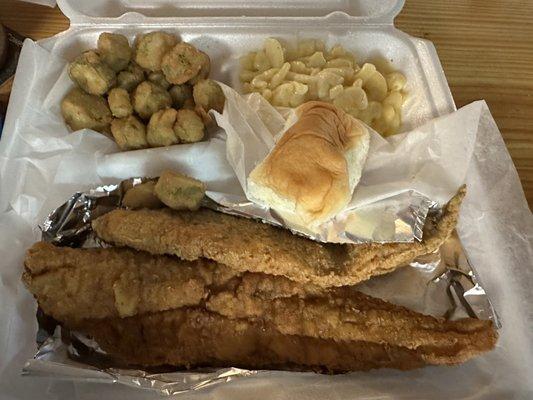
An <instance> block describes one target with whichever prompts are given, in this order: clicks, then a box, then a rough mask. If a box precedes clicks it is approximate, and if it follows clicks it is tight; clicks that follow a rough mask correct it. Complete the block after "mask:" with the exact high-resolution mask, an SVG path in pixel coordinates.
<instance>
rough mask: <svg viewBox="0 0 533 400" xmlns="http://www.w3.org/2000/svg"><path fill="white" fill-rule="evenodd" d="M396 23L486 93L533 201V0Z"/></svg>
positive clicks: (53, 20) (455, 6) (42, 29)
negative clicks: (429, 44) (430, 44)
mask: <svg viewBox="0 0 533 400" xmlns="http://www.w3.org/2000/svg"><path fill="white" fill-rule="evenodd" d="M0 21H1V22H2V23H3V24H5V25H6V26H8V27H10V28H12V29H14V30H16V31H18V32H19V33H21V34H22V35H25V36H28V37H30V38H33V39H42V38H45V37H48V36H52V35H54V34H56V33H58V32H61V31H62V30H65V29H67V28H68V25H69V23H68V20H67V19H66V17H65V16H64V15H63V14H61V12H60V11H59V10H58V9H57V8H56V9H52V8H48V7H43V6H38V5H33V4H27V3H22V2H19V1H16V0H0ZM395 24H396V26H397V27H398V28H399V29H401V30H403V31H405V32H407V33H409V34H411V35H413V36H418V37H421V38H425V39H429V40H431V41H432V42H433V43H434V44H435V46H436V48H437V51H438V53H439V57H440V59H441V62H442V66H443V67H444V72H445V73H446V77H447V78H448V82H449V84H450V88H451V90H452V93H453V97H454V99H455V102H456V104H457V106H458V107H461V106H463V105H465V104H468V103H470V102H472V101H474V100H478V99H485V100H486V101H487V103H488V104H489V107H490V109H491V112H492V114H493V115H494V117H495V119H496V121H497V123H498V126H499V128H500V130H501V132H502V134H503V137H504V139H505V143H506V144H507V148H508V149H509V152H510V154H511V156H512V158H513V161H514V163H515V165H516V168H517V170H518V173H519V175H520V178H521V180H522V185H523V187H524V191H525V193H526V197H527V199H528V202H529V205H530V207H532V205H533V39H532V38H533V1H532V0H492V1H487V0H447V1H441V0H407V1H406V4H405V7H404V9H403V10H402V12H401V14H400V15H399V16H398V18H397V20H396V23H395Z"/></svg>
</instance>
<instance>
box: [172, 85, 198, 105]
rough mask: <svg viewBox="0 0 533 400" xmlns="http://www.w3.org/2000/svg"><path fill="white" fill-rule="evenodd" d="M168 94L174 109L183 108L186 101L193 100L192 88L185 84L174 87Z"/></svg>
mask: <svg viewBox="0 0 533 400" xmlns="http://www.w3.org/2000/svg"><path fill="white" fill-rule="evenodd" d="M168 92H169V93H170V97H172V105H173V106H174V107H175V108H183V106H184V105H185V102H186V101H187V100H193V98H192V87H191V86H189V85H188V84H186V83H184V84H182V85H174V86H172V87H171V88H170V89H169V90H168Z"/></svg>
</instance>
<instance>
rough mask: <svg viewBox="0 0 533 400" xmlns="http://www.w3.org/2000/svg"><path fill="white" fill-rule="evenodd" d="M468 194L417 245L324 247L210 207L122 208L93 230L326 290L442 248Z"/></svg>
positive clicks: (113, 239) (120, 241)
mask: <svg viewBox="0 0 533 400" xmlns="http://www.w3.org/2000/svg"><path fill="white" fill-rule="evenodd" d="M464 194H465V190H464V188H463V189H462V190H461V191H459V193H458V194H457V195H456V196H455V197H454V198H453V199H452V200H451V201H450V202H449V203H448V205H447V206H446V208H445V210H444V213H443V215H442V217H441V218H440V219H439V220H438V221H437V222H436V225H435V226H434V227H430V226H429V225H430V224H428V226H427V227H426V230H425V233H424V240H423V241H422V242H414V243H390V244H376V243H372V244H362V245H340V244H322V243H317V242H314V241H312V240H309V239H305V238H303V237H299V236H295V235H293V234H291V233H290V232H289V231H287V230H284V229H280V228H276V227H273V226H271V225H267V224H262V223H260V222H257V221H253V220H250V219H245V218H239V217H234V216H231V215H227V214H222V213H217V212H214V211H211V210H207V209H201V210H199V211H195V212H186V211H184V212H170V211H168V210H157V211H153V210H137V211H130V210H122V209H117V210H114V211H111V212H109V213H107V214H105V215H103V216H101V217H100V218H98V219H96V220H95V221H93V229H94V230H95V232H96V234H97V235H98V236H99V237H100V238H101V239H103V240H105V241H106V242H109V243H114V244H116V245H119V246H129V247H132V248H135V249H137V250H144V251H148V252H150V253H152V254H172V255H176V256H178V257H180V258H183V259H186V260H195V259H198V258H208V259H212V260H215V261H217V262H219V263H221V264H224V265H227V266H228V267H230V268H232V269H234V270H236V271H242V272H245V271H249V272H261V273H266V274H271V275H282V276H286V277H287V278H289V279H291V280H294V281H297V282H302V283H313V284H315V285H318V286H322V287H330V286H343V285H354V284H356V283H358V282H361V281H364V280H366V279H369V278H370V277H372V276H375V275H380V274H384V273H387V272H391V271H393V270H394V269H396V268H397V267H399V266H402V265H405V264H406V263H408V262H410V261H412V260H413V259H414V258H415V257H417V256H419V255H423V254H427V253H431V252H433V251H435V250H436V249H438V247H439V246H440V245H441V244H442V243H443V242H444V241H445V240H446V239H447V238H448V237H449V236H450V234H451V232H452V231H453V228H454V227H455V225H456V223H457V217H458V214H459V207H460V204H461V201H462V199H463V197H464Z"/></svg>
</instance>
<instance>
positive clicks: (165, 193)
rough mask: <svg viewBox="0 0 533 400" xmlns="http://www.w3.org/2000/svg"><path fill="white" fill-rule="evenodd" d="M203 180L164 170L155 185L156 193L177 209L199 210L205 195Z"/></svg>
mask: <svg viewBox="0 0 533 400" xmlns="http://www.w3.org/2000/svg"><path fill="white" fill-rule="evenodd" d="M205 189H206V186H205V184H204V183H203V182H201V181H199V180H197V179H193V178H190V177H188V176H186V175H183V174H180V173H178V172H174V171H170V170H166V171H163V173H162V174H161V176H160V177H159V179H158V180H157V183H156V185H155V194H156V196H157V197H158V198H159V200H161V201H162V202H163V203H164V204H165V205H167V206H168V207H170V208H173V209H175V210H197V209H198V208H199V207H200V202H201V201H202V199H203V197H204V195H205Z"/></svg>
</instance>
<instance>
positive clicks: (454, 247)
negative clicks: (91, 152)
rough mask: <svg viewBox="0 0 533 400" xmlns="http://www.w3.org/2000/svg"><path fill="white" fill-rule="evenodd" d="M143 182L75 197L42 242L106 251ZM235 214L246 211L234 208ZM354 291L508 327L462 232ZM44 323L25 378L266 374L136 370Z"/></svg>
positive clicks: (225, 378)
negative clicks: (109, 226)
mask: <svg viewBox="0 0 533 400" xmlns="http://www.w3.org/2000/svg"><path fill="white" fill-rule="evenodd" d="M144 181H146V178H132V179H128V180H125V181H122V182H120V183H118V184H114V185H106V186H101V187H98V188H95V189H93V190H90V191H87V192H80V193H76V194H74V195H73V196H72V197H71V198H69V199H68V200H67V201H66V202H65V203H64V204H63V205H61V206H60V207H58V208H57V209H56V210H54V211H53V212H52V213H51V214H50V215H49V216H48V217H47V218H46V220H45V221H44V222H43V224H42V226H41V229H42V239H43V240H45V241H48V242H52V243H54V244H57V245H63V246H71V247H101V246H105V244H104V243H101V242H100V241H99V240H98V239H97V238H96V237H95V235H94V234H93V232H92V230H91V221H92V220H93V219H94V218H97V217H98V216H100V215H103V214H105V213H106V212H109V211H111V210H112V209H114V208H117V207H120V204H121V201H122V197H123V194H124V193H125V191H126V189H127V188H128V187H131V186H132V185H137V184H139V183H142V182H144ZM204 206H206V207H210V208H213V209H217V210H219V211H228V210H225V208H224V207H223V206H220V205H217V204H216V203H214V202H213V201H211V200H206V201H205V202H204ZM230 211H231V213H233V214H239V212H236V211H235V210H230ZM439 214H440V210H439V209H437V208H436V207H428V219H429V220H430V221H431V220H432V219H434V218H435V217H438V216H439ZM354 290H359V291H361V292H364V293H366V294H368V295H371V296H374V297H378V298H382V299H384V300H386V301H389V302H391V303H394V304H398V305H402V306H405V307H407V308H410V309H412V310H414V311H417V312H420V313H424V314H429V315H433V316H438V317H445V318H446V319H451V320H453V319H459V318H464V317H471V318H478V319H490V320H492V321H493V322H494V325H495V327H496V328H500V327H501V323H500V321H499V318H498V315H497V314H496V312H495V310H494V308H493V307H492V304H491V302H490V299H489V297H488V296H487V294H486V292H485V290H484V289H483V286H482V284H481V282H480V281H479V279H478V277H477V274H476V272H475V270H474V269H473V267H472V266H471V265H470V263H469V261H468V257H467V255H466V253H465V251H464V249H463V247H462V246H461V243H460V241H459V238H458V237H457V235H456V234H454V235H453V236H452V237H451V238H450V239H449V240H448V241H447V242H446V243H445V244H444V245H443V246H441V248H440V249H439V251H438V252H436V253H433V254H429V255H425V256H422V257H419V258H417V259H415V260H414V261H413V262H412V263H411V264H409V266H406V267H404V268H400V269H397V270H396V271H394V272H392V273H390V274H387V275H383V276H379V277H375V278H372V279H370V280H369V281H366V282H363V283H361V284H359V285H357V286H356V287H355V288H354ZM37 321H38V327H39V330H38V332H37V337H36V341H37V344H38V351H37V353H36V354H35V356H34V358H33V359H31V360H29V361H28V362H27V363H26V364H25V366H24V368H23V373H24V374H26V375H33V376H54V377H61V378H67V379H71V380H84V381H93V382H107V383H120V384H123V385H127V386H131V387H137V388H140V389H148V390H153V391H156V392H158V393H159V394H161V395H169V396H170V395H176V394H180V393H184V392H190V391H194V390H199V389H202V388H205V387H208V386H211V385H215V384H219V383H224V382H229V381H231V380H234V379H237V378H239V379H241V378H245V377H247V376H251V375H257V374H261V373H263V372H262V371H254V370H244V369H239V368H224V369H200V370H197V371H193V372H191V371H179V370H168V369H166V370H162V369H155V370H138V369H129V368H126V367H124V366H122V365H118V364H116V362H115V361H113V360H112V359H111V358H109V357H108V356H107V355H106V353H105V352H104V351H103V350H102V349H100V348H99V346H98V344H97V343H95V342H94V341H93V340H91V339H90V338H87V337H86V336H84V335H83V334H81V333H79V332H74V331H70V330H68V329H66V328H62V327H61V326H59V324H58V322H57V321H55V320H54V319H53V318H51V317H49V316H47V315H45V314H43V313H42V311H41V310H38V312H37Z"/></svg>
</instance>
